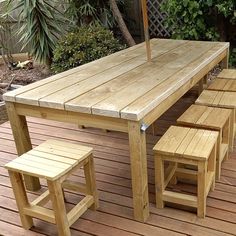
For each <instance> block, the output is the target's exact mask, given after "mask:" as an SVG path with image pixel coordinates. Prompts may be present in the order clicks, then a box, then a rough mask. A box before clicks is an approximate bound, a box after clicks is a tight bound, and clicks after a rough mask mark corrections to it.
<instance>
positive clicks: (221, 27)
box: [161, 0, 236, 61]
mask: <svg viewBox="0 0 236 236" xmlns="http://www.w3.org/2000/svg"><path fill="white" fill-rule="evenodd" d="M161 10H162V11H163V12H165V13H166V14H167V17H166V19H165V27H166V28H167V29H169V31H171V33H172V37H173V38H177V39H193V40H211V41H214V40H220V41H230V42H231V46H232V48H234V47H236V42H235V36H234V35H233V34H235V32H236V27H235V26H236V1H235V0H199V1H197V0H183V1H179V0H165V1H163V4H162V7H161ZM231 53H233V54H235V52H234V51H232V50H231ZM234 57H235V56H231V57H230V58H231V59H230V60H231V61H232V60H233V58H234Z"/></svg>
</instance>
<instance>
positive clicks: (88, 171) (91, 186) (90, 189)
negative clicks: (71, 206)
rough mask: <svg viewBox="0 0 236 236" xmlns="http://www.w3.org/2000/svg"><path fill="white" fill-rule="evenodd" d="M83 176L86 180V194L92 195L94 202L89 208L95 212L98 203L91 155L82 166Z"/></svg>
mask: <svg viewBox="0 0 236 236" xmlns="http://www.w3.org/2000/svg"><path fill="white" fill-rule="evenodd" d="M84 174H85V179H86V188H87V194H89V195H92V196H93V200H94V203H93V205H92V206H91V208H92V209H93V210H96V209H97V208H98V206H99V202H98V193H97V187H96V178H95V170H94V161H93V156H92V155H90V157H89V161H88V162H87V163H86V164H85V165H84Z"/></svg>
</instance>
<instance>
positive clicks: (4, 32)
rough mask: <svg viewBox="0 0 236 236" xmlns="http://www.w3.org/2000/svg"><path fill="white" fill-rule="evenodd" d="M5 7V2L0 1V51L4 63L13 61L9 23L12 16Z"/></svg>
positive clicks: (7, 63)
mask: <svg viewBox="0 0 236 236" xmlns="http://www.w3.org/2000/svg"><path fill="white" fill-rule="evenodd" d="M7 9H8V6H7V4H5V3H4V2H0V52H1V54H2V58H3V61H4V63H5V65H9V63H11V62H13V58H12V55H11V45H12V41H11V39H12V26H11V24H10V21H11V20H12V17H11V16H10V15H9V14H6V13H5V12H7Z"/></svg>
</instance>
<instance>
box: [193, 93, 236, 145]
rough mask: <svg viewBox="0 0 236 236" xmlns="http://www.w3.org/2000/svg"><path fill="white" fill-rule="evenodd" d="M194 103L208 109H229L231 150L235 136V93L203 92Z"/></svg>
mask: <svg viewBox="0 0 236 236" xmlns="http://www.w3.org/2000/svg"><path fill="white" fill-rule="evenodd" d="M195 103H196V104H199V105H205V106H210V107H220V108H227V109H231V111H232V115H231V119H230V126H231V129H230V147H231V150H232V148H233V143H234V137H235V134H236V93H235V92H224V91H213V90H204V91H203V92H202V94H201V95H200V96H199V97H198V99H197V100H196V102H195Z"/></svg>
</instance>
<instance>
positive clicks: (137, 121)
mask: <svg viewBox="0 0 236 236" xmlns="http://www.w3.org/2000/svg"><path fill="white" fill-rule="evenodd" d="M150 44H151V48H152V61H151V62H147V61H146V55H145V46H144V43H143V44H139V45H136V46H134V47H131V48H128V49H125V50H123V51H120V52H117V53H115V54H112V55H110V56H107V57H104V58H101V59H99V60H97V61H94V62H91V63H88V64H86V65H83V66H81V67H77V68H74V69H71V70H69V71H66V72H63V73H60V74H57V75H54V76H52V77H50V78H47V79H45V80H42V81H39V82H36V83H34V84H30V85H29V86H25V87H22V88H20V89H17V90H14V91H12V92H9V93H6V94H5V95H4V99H5V100H6V101H7V102H8V104H9V107H10V106H13V105H12V104H14V108H15V109H16V112H17V113H16V114H15V116H21V117H24V116H35V117H42V118H45V119H52V120H57V121H66V122H70V123H76V124H77V125H85V126H89V127H96V128H102V129H108V130H116V131H122V132H127V133H129V134H131V133H134V134H135V137H137V140H138V141H137V142H136V141H133V140H131V135H129V138H130V150H131V153H130V157H131V169H132V179H133V180H134V181H133V196H134V197H133V206H134V215H135V219H137V220H141V221H145V220H147V218H148V215H149V211H148V198H147V195H148V194H147V193H148V185H147V176H146V170H144V169H145V166H146V163H145V162H146V157H145V155H146V151H145V150H146V144H145V142H144V141H145V138H144V136H145V129H146V128H147V127H148V126H150V125H151V124H152V123H153V122H154V121H155V120H156V119H157V118H158V117H160V116H161V115H162V114H163V113H164V112H165V111H166V110H167V109H168V108H170V107H171V106H172V105H173V104H174V103H175V102H177V101H178V100H179V99H180V98H181V97H182V96H183V95H184V94H185V93H186V92H187V91H188V90H189V89H191V88H192V87H193V86H194V85H195V84H196V83H198V82H199V81H200V80H201V79H202V78H203V77H204V76H205V75H206V74H207V73H208V72H209V71H210V70H211V69H212V68H213V67H214V66H215V65H217V64H218V63H220V62H221V61H225V62H226V61H227V58H228V48H229V44H228V43H222V42H200V41H184V40H170V39H152V40H151V41H150ZM225 67H227V66H226V64H225ZM15 116H14V117H15ZM14 117H11V118H12V119H14ZM12 124H14V122H12ZM141 127H142V132H139V131H138V129H140V128H141ZM19 132H21V131H20V130H19V131H18V132H15V133H14V135H18V136H19V134H18V133H19ZM25 136H26V135H25ZM27 142H29V140H28V138H27V140H26V141H25V143H27ZM17 145H18V144H17ZM136 146H137V147H138V149H136ZM18 149H19V148H18ZM23 149H24V147H23V148H22V150H23ZM25 149H27V150H25V151H28V148H25ZM137 153H138V155H137ZM137 163H140V164H137ZM141 173H142V177H139V176H138V175H140V174H141ZM139 180H140V182H137V183H136V182H135V181H139ZM29 182H31V179H30V180H29ZM28 185H33V186H34V184H33V183H32V182H31V183H29V184H28ZM35 189H36V188H35ZM140 190H141V191H140Z"/></svg>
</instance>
